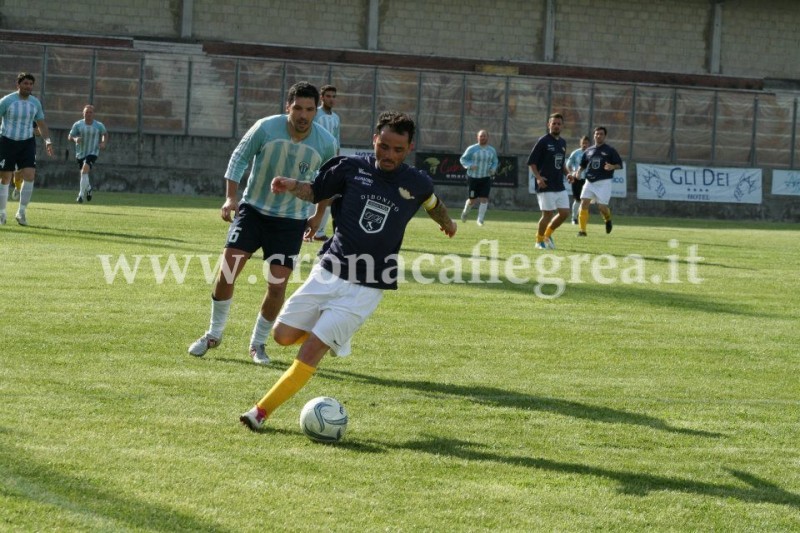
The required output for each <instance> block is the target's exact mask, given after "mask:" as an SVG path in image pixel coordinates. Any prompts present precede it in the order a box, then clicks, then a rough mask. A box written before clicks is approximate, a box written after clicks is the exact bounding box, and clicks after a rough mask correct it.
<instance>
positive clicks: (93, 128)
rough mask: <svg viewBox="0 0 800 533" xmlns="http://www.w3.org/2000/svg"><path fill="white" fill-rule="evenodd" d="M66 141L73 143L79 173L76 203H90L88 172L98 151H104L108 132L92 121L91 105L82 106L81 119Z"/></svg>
mask: <svg viewBox="0 0 800 533" xmlns="http://www.w3.org/2000/svg"><path fill="white" fill-rule="evenodd" d="M67 139H69V140H70V142H74V143H75V158H76V159H77V160H78V168H79V169H80V172H81V181H80V191H79V192H78V203H79V204H82V203H83V199H84V198H86V201H87V202H91V201H92V184H91V182H90V181H89V172H90V171H91V170H92V168H94V164H95V162H96V161H97V156H98V155H100V150H105V148H106V144H107V143H108V131H107V130H106V127H105V126H104V125H103V123H102V122H100V121H99V120H95V119H94V106H93V105H91V104H87V105H86V106H84V108H83V119H82V120H79V121H77V122H76V123H75V124H73V125H72V128H71V129H70V130H69V134H68V135H67Z"/></svg>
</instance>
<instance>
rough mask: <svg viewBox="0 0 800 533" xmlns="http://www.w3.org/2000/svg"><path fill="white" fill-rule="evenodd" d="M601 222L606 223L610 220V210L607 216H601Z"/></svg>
mask: <svg viewBox="0 0 800 533" xmlns="http://www.w3.org/2000/svg"><path fill="white" fill-rule="evenodd" d="M603 220H605V221H606V222H608V221H609V220H611V209H609V210H608V215H607V216H606V215H603Z"/></svg>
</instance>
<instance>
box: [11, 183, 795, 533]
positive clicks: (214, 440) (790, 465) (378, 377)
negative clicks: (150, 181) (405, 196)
mask: <svg viewBox="0 0 800 533" xmlns="http://www.w3.org/2000/svg"><path fill="white" fill-rule="evenodd" d="M73 197H74V194H70V193H66V192H56V191H47V190H37V191H36V192H35V196H34V202H33V203H32V204H31V207H30V208H29V211H28V220H29V222H30V224H31V226H29V227H27V228H22V227H19V226H17V224H16V223H15V222H14V221H13V218H12V219H11V220H10V221H9V223H8V225H7V226H5V227H0V247H1V249H2V253H0V265H2V271H3V272H4V274H5V284H4V289H3V298H2V300H0V302H1V303H0V309H2V318H3V328H2V339H3V340H2V349H1V350H0V394H1V395H2V408H0V529H1V530H20V531H76V530H77V531H88V530H102V531H117V530H128V531H179V530H183V531H231V532H234V531H237V532H238V531H319V530H330V531H387V530H388V531H482V530H503V531H532V530H545V531H554V530H556V531H573V530H597V531H606V530H619V531H621V530H647V531H650V530H662V531H663V530H672V531H674V530H703V531H709V530H742V531H744V530H747V531H786V530H800V452H799V449H798V441H799V440H800V429H798V420H799V419H800V401H799V400H798V394H799V393H800V378H798V367H799V366H800V365H799V363H800V357H799V356H798V348H797V347H798V346H799V345H800V328H798V324H800V306H798V304H797V301H798V300H797V294H798V293H800V278H798V276H797V265H798V264H800V248H799V247H798V246H797V242H798V239H799V238H800V230H799V229H798V227H797V226H796V225H790V224H773V223H762V222H723V221H699V220H686V219H663V218H660V219H656V218H652V219H651V218H629V217H625V216H621V215H620V216H618V217H617V219H616V220H615V223H616V225H615V229H614V232H613V233H612V234H611V235H610V236H607V235H605V234H604V232H603V231H602V227H601V225H600V218H599V216H598V215H597V214H596V213H594V212H593V214H592V219H591V221H590V227H589V232H590V233H589V237H588V238H586V239H578V238H576V237H575V235H574V234H575V231H574V227H573V226H564V227H562V228H561V229H559V230H558V231H557V232H556V241H557V244H558V246H559V248H558V250H556V251H555V252H546V253H541V252H539V253H538V254H537V253H535V251H534V250H533V248H532V240H533V233H534V230H533V228H534V226H535V221H536V220H537V219H538V213H519V212H517V213H512V212H502V211H498V210H493V211H489V215H488V218H487V224H486V226H485V227H483V228H478V227H477V226H476V225H475V223H474V221H472V222H468V223H467V224H461V225H460V228H459V233H458V235H457V236H456V237H455V238H453V239H447V238H445V237H444V236H443V235H442V234H441V233H440V232H439V231H438V230H437V229H436V227H435V226H434V224H433V222H431V221H430V220H428V219H427V218H426V217H425V216H424V215H420V216H419V217H418V218H416V219H415V220H414V221H412V223H411V225H410V226H409V229H408V232H407V234H406V239H405V246H404V250H405V252H404V258H405V259H406V262H407V265H408V266H409V267H410V266H411V264H412V263H413V261H414V259H415V258H417V257H418V256H419V255H420V254H424V253H432V254H435V255H434V256H433V258H432V261H428V262H422V263H421V264H422V269H423V272H422V273H423V274H424V275H426V276H428V277H431V278H433V277H436V276H437V275H438V273H439V271H440V270H442V269H445V270H447V269H450V270H449V271H448V276H449V277H451V278H452V277H457V276H456V275H455V270H454V269H453V265H454V264H455V263H456V261H454V260H452V259H451V260H450V262H449V263H447V262H446V259H445V258H446V257H447V258H452V257H455V256H458V257H460V258H461V259H462V260H463V264H464V267H465V272H464V273H463V279H470V277H471V275H472V274H471V273H468V272H467V271H466V267H468V266H469V264H470V263H469V258H470V257H471V256H472V251H473V247H474V246H475V245H476V243H478V241H479V240H480V239H484V238H485V239H490V240H491V239H494V240H496V241H497V255H498V265H499V267H500V270H499V272H500V276H499V281H500V282H499V283H480V284H477V283H456V284H453V283H448V284H442V283H433V284H423V283H405V284H403V285H402V286H401V288H400V290H399V291H393V292H387V293H386V295H385V297H384V300H383V302H382V304H381V306H380V307H379V308H378V311H377V312H376V313H375V315H374V316H373V317H372V318H370V320H369V321H368V322H367V323H366V324H365V326H364V327H363V328H362V330H361V331H360V332H359V333H358V334H357V335H356V337H355V338H354V341H353V355H351V356H350V357H348V358H345V359H334V358H326V359H325V360H323V362H322V364H321V366H320V369H319V371H318V372H317V374H316V375H315V377H314V378H313V379H312V380H311V382H310V383H309V384H308V386H307V387H306V388H305V389H303V390H302V391H301V392H300V393H299V394H298V395H297V396H295V397H294V398H292V399H291V400H290V401H289V402H287V403H286V404H285V405H283V406H282V407H281V408H280V409H279V410H278V411H276V413H275V414H274V416H273V417H272V419H270V421H269V422H268V424H267V429H265V430H263V431H262V432H261V433H251V432H249V431H247V430H246V429H244V428H243V427H241V426H240V425H239V423H238V420H237V417H238V415H239V413H241V412H243V411H244V410H246V409H248V408H249V407H251V405H252V404H253V402H254V401H255V400H257V399H258V398H260V397H261V396H262V395H263V393H264V392H265V391H266V390H267V389H268V388H269V387H270V386H271V385H272V383H273V382H274V381H275V379H276V378H277V377H278V376H279V375H280V374H281V373H282V372H283V371H284V370H285V369H286V368H287V365H288V364H290V362H291V360H292V359H293V357H294V355H295V352H296V349H292V348H282V347H278V346H276V345H275V344H274V342H272V341H270V345H269V347H268V351H269V352H270V354H271V356H272V358H273V364H272V365H271V366H270V367H266V368H264V367H257V366H255V365H253V364H251V363H250V362H249V359H248V356H247V353H246V350H247V343H248V340H249V334H250V331H251V328H252V325H253V321H254V319H255V316H256V312H257V308H258V306H259V302H260V300H261V297H262V296H263V290H264V283H263V276H261V270H260V269H261V261H251V262H250V264H248V266H247V269H246V271H245V272H244V275H243V277H242V278H240V283H239V284H238V286H237V292H236V295H235V300H234V305H233V307H232V310H231V317H230V321H229V323H228V328H227V329H226V334H225V339H224V342H223V344H222V345H221V346H220V347H219V348H218V349H216V350H214V351H211V352H209V354H208V355H206V357H204V358H203V359H199V360H198V359H195V358H193V357H190V356H189V355H187V353H186V348H187V346H188V345H189V344H190V343H191V342H192V341H193V340H194V339H195V338H196V337H197V336H199V335H200V334H201V333H202V332H203V331H204V328H205V327H206V326H207V324H208V313H209V307H210V306H209V294H210V291H211V284H210V283H209V282H208V281H207V280H206V278H205V275H204V273H203V271H202V268H201V266H200V263H199V261H198V260H197V255H199V254H206V255H209V256H210V260H211V262H212V265H213V263H214V261H216V258H217V255H218V253H219V251H220V250H221V247H222V245H223V240H224V233H225V224H224V223H222V222H221V221H220V220H219V216H218V207H219V205H220V203H221V201H220V199H216V198H202V199H198V198H186V197H177V196H175V197H165V196H150V195H128V194H111V193H101V192H99V193H97V195H96V198H95V201H94V202H93V203H91V204H88V205H86V204H84V205H76V204H74V203H73V201H74V198H73ZM15 208H16V205H15V203H14V202H10V203H9V213H10V214H11V216H12V217H13V213H14V209H15ZM454 213H455V212H454ZM473 220H474V212H473ZM671 239H676V240H677V241H678V242H677V245H676V246H675V247H670V245H669V244H668V243H669V242H670V240H671ZM691 246H696V248H695V251H696V255H698V256H702V257H703V258H704V259H703V260H702V261H701V262H699V264H698V265H697V269H696V273H695V274H696V277H698V278H702V281H700V282H696V283H691V282H690V281H689V268H690V266H691V265H690V264H689V263H687V261H686V257H687V256H688V255H689V247H691ZM318 247H319V245H318V244H306V245H304V248H303V251H304V252H307V253H309V254H311V253H313V252H314V251H315V250H316V249H318ZM488 250H489V247H488V245H485V246H484V247H483V248H481V253H483V254H488V253H489V252H488ZM122 254H124V255H125V256H126V258H128V259H129V261H133V258H134V257H135V256H137V255H138V256H143V259H142V263H141V264H140V269H141V270H140V271H139V274H138V276H137V277H136V280H135V281H134V283H131V284H128V283H126V282H125V280H124V278H123V277H122V276H121V275H119V276H118V277H117V278H116V280H115V281H114V283H111V284H109V283H107V282H106V279H105V277H104V272H103V268H102V264H101V260H100V259H99V258H98V256H101V255H106V256H110V257H111V261H112V263H113V262H115V261H116V259H117V258H118V257H119V256H120V255H122ZM170 254H174V255H175V256H176V257H177V258H178V260H179V263H181V265H182V264H183V258H184V257H187V256H191V257H193V259H192V260H191V261H190V263H189V267H188V268H187V271H186V277H185V280H184V282H183V283H178V282H176V281H175V279H174V278H172V277H170V276H167V277H166V279H165V280H164V281H163V282H162V283H157V282H156V280H155V277H154V275H153V271H152V268H151V266H150V258H149V256H151V255H161V256H162V260H166V258H167V257H168V256H169V255H170ZM449 254H452V255H449ZM516 254H523V255H524V256H525V257H528V258H530V263H531V267H530V268H528V269H520V270H517V271H516V275H517V276H519V277H525V276H527V277H530V278H531V279H530V280H529V281H528V282H526V283H522V284H516V283H511V282H509V281H508V280H507V279H506V276H505V274H504V272H505V270H504V269H505V267H506V266H507V265H509V264H510V263H511V262H512V261H515V260H516V261H522V259H520V258H521V257H522V256H521V255H518V256H516V258H515V255H516ZM582 254H587V255H586V259H585V260H583V261H584V262H583V263H579V259H570V258H571V257H573V256H574V257H578V256H581V255H582ZM632 254H639V255H641V260H639V262H638V265H639V266H638V267H637V266H636V265H637V263H636V260H633V259H631V258H630V256H631V255H632ZM543 255H546V256H549V257H548V259H546V260H544V261H545V262H544V263H540V268H538V269H537V268H536V267H535V266H534V265H535V263H534V262H535V261H536V260H537V258H538V257H539V256H543ZM670 255H678V256H680V258H679V259H669V258H668V256H670ZM554 257H561V258H563V259H562V264H561V267H560V269H558V270H552V271H550V272H549V276H545V277H550V278H553V279H559V278H560V279H563V280H566V283H565V287H564V291H563V294H561V295H560V296H559V297H558V298H552V299H546V298H541V297H538V296H536V292H535V290H536V288H537V282H536V277H537V273H540V272H543V270H542V269H543V268H546V267H548V266H552V261H556V259H553V258H554ZM598 258H600V259H598ZM540 261H542V260H541V259H540ZM592 261H596V263H595V264H596V265H598V266H599V265H601V264H611V263H613V262H616V263H617V267H616V268H609V269H608V270H605V271H604V272H603V275H604V276H605V277H606V280H608V279H611V280H612V281H611V282H610V283H601V282H599V281H603V280H602V279H599V281H598V279H597V277H596V276H593V275H592V271H591V268H590V266H591V264H592ZM575 264H581V265H582V266H581V270H580V271H576V268H574V266H573V265H575ZM626 268H627V269H628V271H627V277H628V278H633V279H635V280H638V281H639V282H637V283H623V282H622V281H621V279H622V278H621V276H622V272H623V270H625V269H626ZM635 268H641V269H642V270H644V273H643V276H642V272H641V270H635ZM482 269H483V270H482V271H481V272H480V273H479V277H480V278H481V279H482V280H483V281H486V280H488V279H489V272H490V271H489V265H488V261H483V262H482ZM671 269H672V270H671ZM303 270H307V267H304V269H303ZM544 273H545V274H547V271H544ZM676 273H677V275H676ZM250 275H252V276H254V277H255V279H256V280H257V283H255V284H249V283H247V281H246V279H247V277H248V276H250ZM654 275H657V276H660V277H661V279H662V280H666V279H670V278H671V279H672V280H673V281H678V282H677V283H658V284H656V283H653V282H652V280H653V276H654ZM408 277H409V278H410V275H409V276H408ZM551 281H552V280H551ZM695 281H697V279H695ZM296 286H297V284H296V283H293V284H292V286H291V287H290V291H291V290H293V289H294V288H295V287H296ZM542 289H543V290H544V292H545V293H546V294H552V293H553V290H554V289H555V287H554V286H553V285H552V283H551V284H548V285H547V286H545V287H543V288H542ZM323 394H324V395H330V396H334V397H336V398H337V399H339V400H340V401H341V402H343V403H344V404H345V405H346V407H347V409H348V412H349V414H350V419H351V422H350V426H349V427H348V431H347V435H346V438H345V440H344V441H343V442H342V443H340V444H338V445H333V446H331V445H320V444H315V443H313V442H311V441H309V440H308V439H306V438H305V437H304V436H303V435H302V433H301V432H300V430H299V427H298V423H297V416H298V413H299V410H300V408H301V407H302V405H303V404H304V403H305V401H307V400H308V399H310V398H312V397H314V396H318V395H323Z"/></svg>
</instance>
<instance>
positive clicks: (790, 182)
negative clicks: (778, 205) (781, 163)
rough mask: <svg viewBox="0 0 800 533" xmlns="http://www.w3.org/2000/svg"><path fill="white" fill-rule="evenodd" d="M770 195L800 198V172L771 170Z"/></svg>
mask: <svg viewBox="0 0 800 533" xmlns="http://www.w3.org/2000/svg"><path fill="white" fill-rule="evenodd" d="M772 194H783V195H789V196H800V170H773V171H772Z"/></svg>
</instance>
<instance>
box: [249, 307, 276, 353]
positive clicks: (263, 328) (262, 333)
mask: <svg viewBox="0 0 800 533" xmlns="http://www.w3.org/2000/svg"><path fill="white" fill-rule="evenodd" d="M271 329H272V322H271V321H269V320H267V319H266V318H264V316H263V315H262V314H261V311H259V312H258V318H256V325H255V326H253V334H252V335H251V336H250V346H258V345H259V344H264V343H266V342H267V335H269V332H270V330H271Z"/></svg>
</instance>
